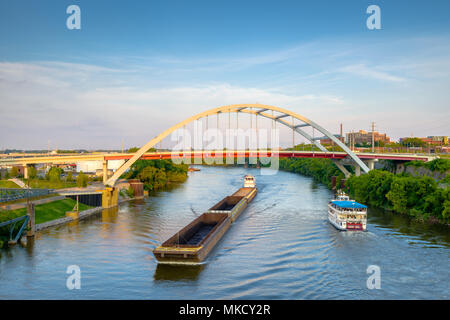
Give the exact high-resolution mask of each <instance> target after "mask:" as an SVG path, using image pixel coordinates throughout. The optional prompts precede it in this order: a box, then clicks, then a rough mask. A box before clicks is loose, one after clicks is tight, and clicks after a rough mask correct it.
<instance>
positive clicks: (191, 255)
mask: <svg viewBox="0 0 450 320" xmlns="http://www.w3.org/2000/svg"><path fill="white" fill-rule="evenodd" d="M257 192H258V189H257V188H256V183H255V178H254V177H253V176H250V175H247V176H245V178H244V187H243V188H240V189H239V190H237V191H236V192H235V193H233V194H232V195H231V196H227V197H225V198H224V199H222V200H221V201H219V202H218V203H216V204H215V205H214V206H212V207H211V208H210V209H209V210H208V211H207V212H205V213H203V214H202V215H200V216H199V217H198V218H196V219H194V220H193V221H192V222H191V223H189V224H188V225H187V226H185V227H184V228H182V229H181V230H180V231H178V232H177V233H176V234H174V235H173V236H172V237H170V238H169V239H168V240H167V241H165V242H164V243H163V244H162V245H161V246H159V247H157V248H156V249H154V250H153V254H154V256H155V258H156V260H157V261H158V263H165V264H199V263H202V262H203V261H204V260H205V259H206V257H207V256H208V254H209V253H210V252H211V251H212V249H213V248H214V247H215V245H216V244H217V243H218V242H219V240H220V239H221V238H222V237H223V235H224V234H225V233H226V232H227V231H228V229H229V228H230V226H231V224H232V223H233V222H234V221H236V219H237V218H238V217H239V215H240V214H241V213H242V212H243V211H244V210H245V208H246V207H247V206H248V204H249V203H250V202H251V201H252V200H253V198H254V197H255V196H256V193H257Z"/></svg>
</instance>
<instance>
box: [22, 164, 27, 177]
mask: <svg viewBox="0 0 450 320" xmlns="http://www.w3.org/2000/svg"><path fill="white" fill-rule="evenodd" d="M23 177H24V178H25V179H28V166H27V165H25V166H24V167H23Z"/></svg>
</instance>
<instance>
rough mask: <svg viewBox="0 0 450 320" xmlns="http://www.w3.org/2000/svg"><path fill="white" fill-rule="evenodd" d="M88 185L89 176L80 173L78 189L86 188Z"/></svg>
mask: <svg viewBox="0 0 450 320" xmlns="http://www.w3.org/2000/svg"><path fill="white" fill-rule="evenodd" d="M87 183H88V176H87V175H85V174H84V173H83V171H80V173H79V174H78V177H77V187H80V188H85V187H87Z"/></svg>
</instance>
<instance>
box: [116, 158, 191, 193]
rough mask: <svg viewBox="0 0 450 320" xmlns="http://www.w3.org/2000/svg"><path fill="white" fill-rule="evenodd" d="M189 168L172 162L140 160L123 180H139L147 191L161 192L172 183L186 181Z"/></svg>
mask: <svg viewBox="0 0 450 320" xmlns="http://www.w3.org/2000/svg"><path fill="white" fill-rule="evenodd" d="M188 168H189V166H188V165H186V164H179V165H178V164H174V163H173V162H172V161H170V160H138V161H136V162H135V163H134V164H133V166H132V167H131V170H130V171H129V172H127V173H126V174H124V175H123V178H125V179H139V180H140V181H142V182H143V183H144V189H145V190H150V191H152V190H159V189H162V188H164V187H165V186H166V185H167V184H168V183H170V182H183V181H185V180H186V178H187V170H188Z"/></svg>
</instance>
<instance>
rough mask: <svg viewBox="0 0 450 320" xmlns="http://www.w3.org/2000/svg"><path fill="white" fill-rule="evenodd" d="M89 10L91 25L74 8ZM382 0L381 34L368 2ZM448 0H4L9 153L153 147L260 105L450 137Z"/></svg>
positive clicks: (329, 124) (0, 93)
mask: <svg viewBox="0 0 450 320" xmlns="http://www.w3.org/2000/svg"><path fill="white" fill-rule="evenodd" d="M71 4H77V5H79V6H80V8H81V30H68V29H67V28H66V19H67V17H68V14H66V8H67V7H68V6H69V5H71ZM371 4H376V5H378V6H380V8H381V24H382V29H381V30H372V31H371V30H368V29H367V28H366V19H367V17H368V14H366V12H365V11H366V8H367V7H368V6H369V5H371ZM449 12H450V2H449V1H356V0H354V1H348V0H346V1H322V0H320V1H217V0H216V1H101V0H96V1H75V0H72V1H61V0H58V1H56V0H55V1H42V0H41V1H33V2H30V1H22V0H15V1H5V0H1V1H0V110H1V116H2V126H1V127H0V136H1V138H0V149H2V148H12V147H16V148H25V149H30V148H44V149H45V148H47V145H48V141H49V140H50V141H51V145H52V146H53V147H58V148H101V147H103V148H120V147H121V144H122V140H124V142H125V144H126V145H127V146H133V145H141V144H143V143H145V142H146V141H147V140H149V139H150V138H152V137H153V136H155V135H156V134H157V133H159V132H160V131H162V130H164V129H166V128H168V127H169V126H171V125H173V124H175V123H176V122H179V121H181V120H183V119H184V118H187V117H189V116H191V115H192V114H194V113H197V112H201V111H203V110H206V109H209V108H214V107H217V106H221V105H226V104H234V103H251V102H259V103H264V104H271V105H276V106H279V107H283V108H287V109H290V110H293V111H296V112H298V113H300V114H302V115H304V116H306V117H309V118H311V119H312V120H314V121H316V122H318V123H319V124H321V125H323V126H324V127H326V128H328V129H329V130H330V131H332V132H337V131H338V127H339V123H341V122H342V123H343V125H344V131H350V130H358V129H369V126H370V123H371V122H372V121H375V122H376V124H377V128H378V129H379V130H380V131H383V132H387V133H388V135H390V136H392V137H393V138H399V137H402V136H410V135H411V134H413V135H415V136H427V135H442V134H445V135H448V134H449V132H448V131H449V125H448V124H449V119H450V112H449V110H450V108H449V101H450V93H449V90H448V88H449V87H450V85H449V84H450V83H449V80H450V79H449V78H450V41H449V40H450V19H449V18H448V15H449Z"/></svg>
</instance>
